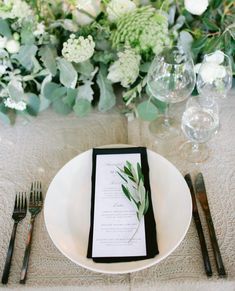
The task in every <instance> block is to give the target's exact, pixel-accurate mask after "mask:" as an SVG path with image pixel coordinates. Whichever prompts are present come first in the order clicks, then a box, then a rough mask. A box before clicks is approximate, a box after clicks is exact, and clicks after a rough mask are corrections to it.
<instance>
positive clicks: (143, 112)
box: [137, 100, 158, 121]
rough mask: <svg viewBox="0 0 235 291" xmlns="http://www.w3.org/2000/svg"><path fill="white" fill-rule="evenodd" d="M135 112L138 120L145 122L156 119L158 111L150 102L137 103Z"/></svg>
mask: <svg viewBox="0 0 235 291" xmlns="http://www.w3.org/2000/svg"><path fill="white" fill-rule="evenodd" d="M137 112H138V115H139V117H140V118H142V119H143V120H147V121H153V120H154V119H156V118H157V117H158V109H157V107H156V106H155V105H154V104H153V103H152V102H151V101H150V100H148V101H143V102H141V103H139V104H138V106H137Z"/></svg>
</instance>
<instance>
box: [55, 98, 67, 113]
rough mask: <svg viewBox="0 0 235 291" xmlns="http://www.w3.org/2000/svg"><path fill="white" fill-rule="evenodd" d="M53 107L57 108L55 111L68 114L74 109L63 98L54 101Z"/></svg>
mask: <svg viewBox="0 0 235 291" xmlns="http://www.w3.org/2000/svg"><path fill="white" fill-rule="evenodd" d="M52 108H53V109H54V110H55V112H57V113H59V114H62V115H66V114H68V113H70V112H71V111H72V108H71V107H70V106H68V105H67V104H65V103H64V102H63V100H62V99H56V100H55V101H53V103H52Z"/></svg>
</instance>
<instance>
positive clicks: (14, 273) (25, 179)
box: [0, 93, 235, 291]
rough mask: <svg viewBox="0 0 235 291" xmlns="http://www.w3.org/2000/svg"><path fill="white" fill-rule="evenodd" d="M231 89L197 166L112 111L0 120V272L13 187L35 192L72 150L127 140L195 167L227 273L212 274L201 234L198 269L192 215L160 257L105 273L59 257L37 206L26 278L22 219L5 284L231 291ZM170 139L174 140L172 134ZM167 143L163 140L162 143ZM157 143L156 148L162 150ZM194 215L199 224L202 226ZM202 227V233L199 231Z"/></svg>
mask: <svg viewBox="0 0 235 291" xmlns="http://www.w3.org/2000/svg"><path fill="white" fill-rule="evenodd" d="M234 97H235V94H234V93H233V98H232V97H230V98H229V99H227V100H224V101H223V104H222V108H221V128H220V131H219V132H218V134H217V135H216V136H215V137H214V138H213V139H212V140H211V141H210V142H209V147H210V148H211V157H210V158H209V160H208V161H207V162H205V163H203V164H201V165H199V166H195V165H193V164H189V163H187V162H185V161H182V160H180V158H179V156H178V152H177V146H178V145H176V146H175V149H174V148H173V149H172V148H167V147H166V146H165V145H164V144H163V143H162V142H161V141H158V142H157V143H156V142H155V140H154V138H153V137H152V136H151V134H150V133H149V130H148V123H146V122H143V121H139V120H134V121H132V122H129V123H127V121H126V119H125V118H124V117H123V116H122V115H121V114H119V113H118V112H116V111H112V112H111V113H110V112H109V113H106V114H100V113H94V114H91V115H90V116H88V117H85V118H82V119H81V118H77V117H75V116H74V115H69V116H65V117H64V116H59V115H57V114H55V113H54V112H52V111H50V110H48V111H46V112H43V113H42V114H41V115H40V116H39V117H37V118H36V119H32V120H30V121H29V122H26V123H25V122H24V121H23V120H22V119H19V120H18V121H17V124H16V125H15V126H14V127H9V126H4V125H2V124H1V125H0V149H1V150H0V158H1V163H0V170H1V176H0V233H1V236H0V273H2V269H3V266H4V261H5V257H6V251H7V247H8V243H9V238H10V235H11V230H12V225H13V222H12V220H11V218H10V217H11V215H12V207H13V202H14V197H15V192H16V191H26V190H28V188H29V186H30V182H31V181H33V180H35V179H37V180H39V179H40V180H41V181H42V183H43V190H44V191H43V192H44V195H45V194H46V191H47V188H48V186H49V184H50V182H51V180H52V179H53V177H54V175H55V174H56V173H57V171H58V170H59V169H60V168H61V167H62V166H63V165H64V164H65V163H67V162H68V161H69V160H70V159H71V158H73V157H74V156H76V155H77V154H79V153H81V152H83V151H85V150H87V149H89V148H91V147H95V146H100V145H105V144H117V143H129V144H135V145H140V146H147V147H148V148H150V149H151V148H152V149H154V150H157V151H159V152H160V153H162V154H163V155H165V156H166V157H167V158H168V159H169V160H170V161H171V162H172V163H173V164H175V165H176V167H177V168H178V169H179V170H180V171H181V172H182V174H185V173H187V172H191V173H193V175H194V174H196V173H197V172H199V171H202V172H203V174H204V177H205V182H206V187H207V190H208V199H209V203H210V207H211V213H212V216H213V220H214V225H215V229H216V233H217V237H218V243H219V246H220V249H221V253H222V257H223V261H224V264H225V268H226V270H227V273H228V278H227V279H219V278H218V277H217V271H216V267H215V261H214V257H213V252H212V248H211V244H210V241H209V238H208V236H206V240H207V242H208V248H209V255H210V258H211V263H212V268H213V274H214V275H213V277H212V278H211V279H207V277H206V275H205V274H204V269H203V261H202V256H201V250H200V245H199V241H198V237H197V233H196V228H195V226H194V222H193V221H192V223H191V225H190V228H189V231H188V233H187V235H186V237H185V239H184V240H183V242H182V243H181V244H180V246H179V247H178V248H177V249H176V250H175V251H174V252H173V253H172V254H171V255H170V256H169V257H168V258H166V259H165V260H164V261H162V262H161V263H159V264H157V265H155V266H153V267H151V268H148V269H146V270H143V271H139V272H136V273H132V274H124V275H106V274H99V273H95V272H91V271H88V270H86V269H84V268H82V267H79V266H77V265H75V264H74V263H72V262H71V261H69V260H68V259H67V258H65V257H64V256H63V255H62V254H61V253H60V252H59V251H58V250H57V249H56V247H55V246H54V245H53V243H52V241H51V239H50V238H49V235H48V233H47V231H46V229H45V224H44V218H43V213H41V214H40V215H39V216H38V217H37V219H36V222H35V231H34V237H33V245H32V251H31V257H30V265H29V272H28V279H27V282H26V285H25V286H21V285H20V284H18V282H19V275H20V268H21V265H22V259H23V253H24V248H25V240H26V236H27V224H28V222H29V218H30V216H29V215H28V216H27V218H26V219H25V220H24V221H23V223H22V224H21V225H19V228H18V232H17V239H16V244H15V253H14V256H13V261H12V268H11V274H10V278H9V284H8V285H7V287H4V286H2V285H0V289H1V288H2V289H3V290H9V289H15V290H19V289H22V290H31V289H32V290H98V291H99V290H161V291H162V290H163V291H165V290H167V291H171V290H172V291H173V290H174V291H178V290H187V291H188V290H200V291H201V290H202V291H210V290H213V291H215V290H219V291H222V290H229V291H234V290H235V98H234ZM177 142H178V141H177ZM169 144H170V143H169ZM163 150H164V151H163ZM201 217H202V222H203V227H204V229H206V224H205V220H204V219H203V218H204V217H203V216H202V215H201ZM206 233H208V232H206Z"/></svg>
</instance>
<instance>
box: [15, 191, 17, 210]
mask: <svg viewBox="0 0 235 291" xmlns="http://www.w3.org/2000/svg"><path fill="white" fill-rule="evenodd" d="M16 208H17V193H16V197H15V205H14V209H16Z"/></svg>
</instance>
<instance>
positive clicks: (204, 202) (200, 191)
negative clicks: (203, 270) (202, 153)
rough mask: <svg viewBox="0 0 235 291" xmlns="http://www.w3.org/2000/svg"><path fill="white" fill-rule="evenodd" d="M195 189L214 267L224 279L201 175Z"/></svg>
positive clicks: (222, 265)
mask: <svg viewBox="0 0 235 291" xmlns="http://www.w3.org/2000/svg"><path fill="white" fill-rule="evenodd" d="M195 189H196V196H197V198H198V200H199V202H200V203H201V206H202V209H203V211H204V213H205V217H206V222H207V225H208V229H209V235H210V239H211V244H212V248H213V252H214V257H215V261H216V267H217V271H218V274H219V276H221V277H225V276H226V272H225V268H224V264H223V260H222V256H221V253H220V249H219V245H218V241H217V237H216V233H215V228H214V224H213V220H212V217H211V212H210V207H209V203H208V200H207V194H206V187H205V183H204V179H203V175H202V173H199V174H198V175H197V176H196V180H195Z"/></svg>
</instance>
